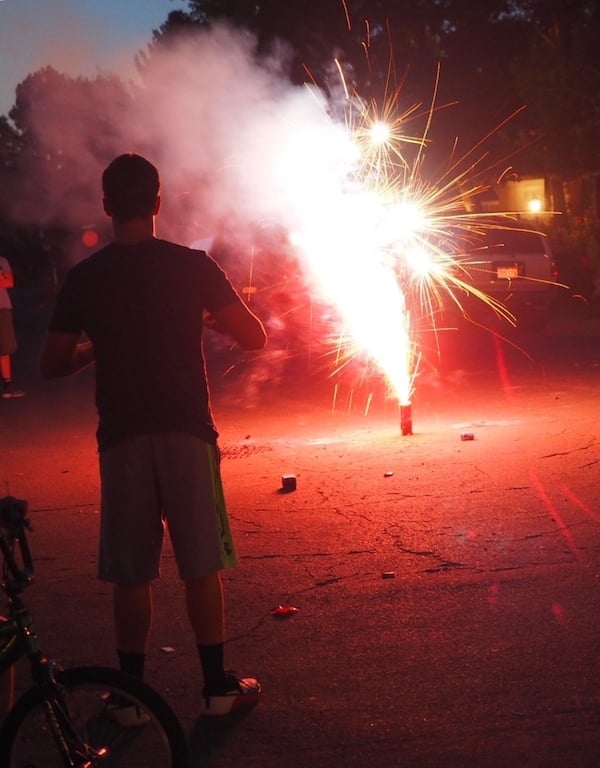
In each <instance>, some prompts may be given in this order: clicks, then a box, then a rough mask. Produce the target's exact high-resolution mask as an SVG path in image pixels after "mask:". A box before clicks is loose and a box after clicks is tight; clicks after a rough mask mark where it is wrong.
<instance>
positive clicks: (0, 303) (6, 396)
mask: <svg viewBox="0 0 600 768" xmlns="http://www.w3.org/2000/svg"><path fill="white" fill-rule="evenodd" d="M14 284H15V281H14V277H13V273H12V269H11V267H10V264H9V263H8V259H6V258H5V257H4V256H2V255H1V254H0V377H1V378H2V390H1V391H0V397H2V399H3V400H10V399H12V398H15V397H23V395H24V394H25V392H23V391H22V390H21V389H15V388H14V387H13V381H12V365H11V359H10V358H11V355H14V353H15V352H16V351H17V339H16V337H15V327H14V324H13V314H12V302H11V300H10V296H9V293H8V289H9V288H12V287H13V286H14Z"/></svg>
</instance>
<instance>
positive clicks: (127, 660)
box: [117, 651, 146, 680]
mask: <svg viewBox="0 0 600 768" xmlns="http://www.w3.org/2000/svg"><path fill="white" fill-rule="evenodd" d="M117 655H118V656H119V667H120V668H121V672H126V673H127V674H128V675H133V677H137V678H138V679H139V680H143V678H144V662H145V661H146V654H145V653H127V652H126V651H117Z"/></svg>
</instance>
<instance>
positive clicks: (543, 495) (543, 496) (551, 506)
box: [531, 470, 580, 560]
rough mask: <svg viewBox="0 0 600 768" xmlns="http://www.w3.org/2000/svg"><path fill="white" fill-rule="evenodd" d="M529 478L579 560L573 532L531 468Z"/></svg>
mask: <svg viewBox="0 0 600 768" xmlns="http://www.w3.org/2000/svg"><path fill="white" fill-rule="evenodd" d="M531 480H532V482H533V485H534V487H535V489H536V491H537V494H538V496H539V497H540V499H541V500H542V501H543V503H544V506H545V507H546V509H547V510H548V512H549V513H550V515H551V517H552V519H553V520H554V521H555V522H556V524H557V525H558V528H559V530H560V532H561V533H562V535H563V536H564V538H565V540H566V542H567V544H568V545H569V549H570V550H571V552H572V553H573V554H574V555H575V557H576V558H577V560H579V559H580V555H579V550H578V548H577V545H576V544H575V539H574V538H573V534H572V533H571V531H570V530H569V528H568V527H567V524H566V523H565V521H564V520H563V519H562V517H561V516H560V514H559V512H558V510H557V509H556V507H555V505H554V502H553V501H552V499H551V498H550V497H549V496H548V494H547V493H546V491H545V489H544V486H543V485H542V482H541V480H540V479H539V477H538V476H537V475H536V473H535V472H534V471H533V470H531Z"/></svg>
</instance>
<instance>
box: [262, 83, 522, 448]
mask: <svg viewBox="0 0 600 768" xmlns="http://www.w3.org/2000/svg"><path fill="white" fill-rule="evenodd" d="M314 97H315V99H322V97H321V95H320V92H315V94H314ZM396 101H397V100H396V99H395V100H394V103H396ZM414 109H415V108H413V109H412V110H409V111H408V112H407V113H404V114H402V115H401V116H399V117H397V118H394V117H393V115H392V114H391V110H390V109H389V108H387V109H386V110H384V113H383V114H384V115H386V119H383V118H381V117H379V115H378V114H377V109H376V107H375V106H374V105H368V104H365V103H364V102H363V101H362V100H361V99H360V98H359V97H358V96H356V95H352V94H350V93H349V92H348V91H347V90H345V91H344V109H343V119H340V120H336V119H335V117H334V116H332V110H331V105H329V104H327V103H326V102H325V101H324V100H323V101H322V112H323V126H322V128H323V129H322V130H315V131H314V132H313V133H307V132H306V131H299V132H298V133H297V134H294V133H293V131H291V132H288V135H289V137H290V140H289V141H288V143H287V144H286V147H285V152H284V153H282V154H281V156H280V157H279V158H278V159H277V160H276V162H277V163H278V166H279V168H280V171H281V173H282V174H283V175H284V176H285V177H286V178H289V179H290V180H292V185H291V186H292V187H293V189H292V191H291V192H290V195H291V197H290V207H291V211H292V219H293V220H294V232H293V235H292V237H293V241H294V244H295V247H296V248H297V249H298V251H299V253H300V254H301V260H302V262H303V264H304V265H306V268H307V270H308V272H309V277H310V279H311V282H312V286H313V291H314V292H316V294H317V295H318V296H319V298H320V299H321V300H323V301H324V302H325V303H327V304H329V305H331V306H333V307H335V309H336V311H337V314H338V315H339V318H340V324H339V328H338V329H337V330H336V332H335V335H334V337H333V338H332V349H333V350H334V352H335V354H334V359H335V364H334V366H333V369H334V373H335V372H339V371H341V370H342V369H343V368H344V366H345V365H346V363H347V362H348V361H349V360H351V359H353V358H355V357H356V356H357V355H362V356H364V357H366V358H367V360H368V361H369V362H370V363H371V364H372V365H374V366H375V368H376V369H377V370H378V371H379V372H380V373H381V374H382V375H383V377H384V378H385V381H386V384H387V389H388V392H389V396H390V397H391V398H392V399H393V400H395V401H396V403H397V405H398V408H399V416H400V428H401V432H402V434H403V435H410V434H412V412H411V398H412V395H413V392H414V386H415V380H416V377H417V375H418V369H419V362H420V355H419V349H418V344H417V343H416V341H415V338H414V336H413V331H412V318H411V311H415V310H417V311H418V312H419V313H421V314H426V315H428V316H430V317H431V318H433V317H434V315H435V312H436V310H437V309H438V308H439V307H440V302H441V299H442V297H449V298H450V300H451V301H455V302H456V303H459V302H458V299H457V298H456V297H457V294H458V293H459V292H460V291H461V290H466V291H469V292H472V293H473V292H474V293H477V291H476V290H475V289H473V288H472V287H470V286H469V284H468V282H467V280H466V279H464V278H465V277H466V276H465V274H464V269H461V266H460V263H459V260H458V259H457V258H456V253H457V249H458V241H457V238H456V232H457V231H458V229H461V230H462V232H461V234H462V239H463V240H464V237H465V234H468V233H471V236H475V234H474V232H475V230H476V229H477V227H475V226H474V221H473V218H472V216H471V215H470V214H468V213H467V212H466V210H465V197H467V198H468V197H473V196H475V195H476V194H478V192H479V191H480V189H481V188H480V187H478V186H477V185H474V186H471V187H470V188H468V189H467V191H466V192H465V191H464V188H465V184H464V183H463V182H464V181H465V176H466V175H465V174H458V175H457V174H456V172H454V173H453V174H452V175H451V178H450V177H449V178H448V179H442V180H441V183H439V184H431V183H426V182H425V181H424V180H423V178H422V176H421V173H420V170H421V165H422V160H423V157H424V148H425V146H426V144H427V135H426V133H425V134H424V135H423V136H421V137H419V138H415V137H411V136H409V135H407V134H406V133H405V132H404V131H403V126H404V123H405V120H406V117H407V115H409V114H410V113H411V112H412V111H414ZM430 111H432V110H430ZM408 146H410V147H411V149H412V155H413V160H412V161H411V162H409V161H408V160H407V159H406V156H405V152H404V151H403V150H404V148H405V147H408ZM415 156H416V157H415ZM459 189H460V190H461V191H460V192H459V191H458V190H459ZM479 297H480V298H481V299H482V300H484V301H487V302H488V303H490V301H491V300H490V299H489V298H488V297H486V296H484V295H483V294H481V295H479ZM493 308H494V309H495V310H496V311H497V312H498V313H500V314H503V315H504V316H506V317H507V318H509V319H510V316H509V313H508V312H507V311H506V310H505V309H504V308H503V307H502V306H501V305H497V306H493Z"/></svg>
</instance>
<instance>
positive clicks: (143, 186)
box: [102, 153, 160, 221]
mask: <svg viewBox="0 0 600 768" xmlns="http://www.w3.org/2000/svg"><path fill="white" fill-rule="evenodd" d="M102 191H103V194H104V210H105V211H106V213H107V214H108V215H109V216H113V217H114V218H115V219H118V220H119V221H131V220H132V219H138V218H142V219H145V218H148V217H149V216H153V215H154V214H155V213H157V212H158V205H159V200H160V198H159V192H160V179H159V176H158V171H157V170H156V168H155V167H154V166H153V165H152V163H150V162H148V160H146V159H145V158H144V157H142V156H141V155H136V154H133V153H130V154H124V155H119V157H116V158H115V159H114V160H113V161H112V163H111V164H110V165H109V166H108V167H107V168H106V169H105V171H104V173H103V174H102Z"/></svg>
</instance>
